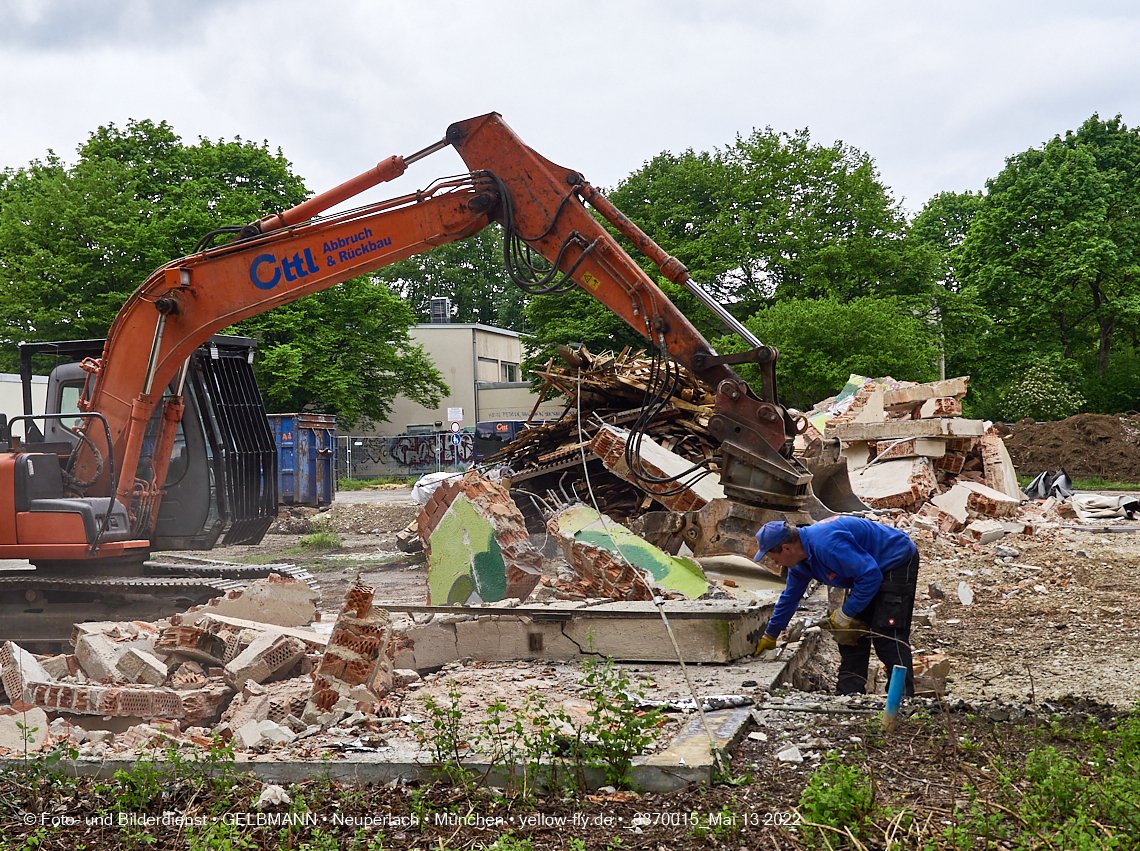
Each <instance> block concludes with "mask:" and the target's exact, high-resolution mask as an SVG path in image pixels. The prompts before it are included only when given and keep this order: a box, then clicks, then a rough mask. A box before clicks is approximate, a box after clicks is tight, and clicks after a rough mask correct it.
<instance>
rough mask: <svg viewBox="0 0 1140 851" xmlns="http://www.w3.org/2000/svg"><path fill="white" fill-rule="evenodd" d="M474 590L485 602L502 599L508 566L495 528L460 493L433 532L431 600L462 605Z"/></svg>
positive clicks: (436, 604)
mask: <svg viewBox="0 0 1140 851" xmlns="http://www.w3.org/2000/svg"><path fill="white" fill-rule="evenodd" d="M472 590H474V592H475V593H476V594H478V596H479V599H480V600H482V601H483V602H486V603H495V602H498V601H499V600H502V599H503V597H504V596H506V591H507V567H506V563H505V562H504V560H503V551H502V549H501V548H500V547H499V542H498V541H497V540H495V530H494V529H493V528H492V527H491V524H490V523H489V522H488V521H487V520H486V519H485V518H484V517H483V516H482V515H481V514H479V512H477V511H476V510H475V508H474V506H472V505H471V503H470V501H469V500H468V499H467V497H466V496H464V495H463V494H460V495H458V496H457V497H456V498H455V500H454V501H453V502H452V503H451V506H450V507H449V508H448V509H447V513H446V514H445V515H444V516H443V518H442V519H441V520H440V521H439V524H438V525H437V526H436V527H435V531H434V532H432V534H431V554H430V555H429V556H428V600H429V602H430V603H431V604H432V605H435V606H439V605H462V604H463V603H466V602H467V601H468V599H469V598H470V596H471V592H472Z"/></svg>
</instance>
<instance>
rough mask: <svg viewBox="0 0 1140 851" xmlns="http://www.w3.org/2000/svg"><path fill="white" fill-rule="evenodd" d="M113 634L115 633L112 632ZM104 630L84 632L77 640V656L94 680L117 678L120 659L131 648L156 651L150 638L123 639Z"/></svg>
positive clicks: (84, 669)
mask: <svg viewBox="0 0 1140 851" xmlns="http://www.w3.org/2000/svg"><path fill="white" fill-rule="evenodd" d="M112 635H113V634H112ZM112 635H109V634H107V633H103V632H83V633H80V634H79V635H78V637H77V638H76V641H75V658H76V659H77V660H78V661H79V664H80V666H81V667H82V668H83V671H84V673H86V674H87V676H89V677H90V678H91V679H93V680H112V681H113V680H117V679H118V678H119V676H120V674H119V660H121V659H122V658H123V657H124V656H125V655H126V654H127V652H128V651H130V650H135V649H137V650H141V651H143V652H146V653H152V654H153V651H154V645H153V643H152V642H151V640H150V638H135V639H128V640H123V639H122V638H117V639H116V638H113V637H112Z"/></svg>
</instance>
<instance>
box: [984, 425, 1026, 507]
mask: <svg viewBox="0 0 1140 851" xmlns="http://www.w3.org/2000/svg"><path fill="white" fill-rule="evenodd" d="M981 451H982V464H983V468H984V470H985V476H986V485H987V486H989V487H991V488H993V489H994V490H996V491H1000V492H1002V493H1004V494H1005V495H1006V496H1008V497H1010V498H1012V499H1016V500H1017V501H1018V502H1019V503H1020V502H1021V501H1022V500H1023V499H1025V494H1023V493H1022V492H1021V488H1020V487H1019V486H1018V484H1017V468H1016V467H1014V466H1013V459H1012V458H1010V457H1009V451H1008V450H1007V449H1006V448H1005V441H1003V440H1002V439H1001V438H1000V437H998V436H997V435H996V434H987V435H984V436H983V437H982V440H981Z"/></svg>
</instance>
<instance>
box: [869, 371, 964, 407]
mask: <svg viewBox="0 0 1140 851" xmlns="http://www.w3.org/2000/svg"><path fill="white" fill-rule="evenodd" d="M969 381H970V377H969V376H968V375H964V376H961V377H960V378H947V379H945V380H943V381H931V382H929V383H927V384H912V385H910V386H909V387H900V388H898V389H897V390H887V391H886V392H885V393H884V394H883V407H884V408H885V409H886V410H888V411H910V410H913V409H914V408H916V407H917V406H919V405H921V404H922V403H923V402H925V401H926V400H927V399H945V398H954V399H961V398H962V397H963V396H965V395H966V389H967V385H968V384H969Z"/></svg>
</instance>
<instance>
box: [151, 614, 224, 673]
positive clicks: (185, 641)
mask: <svg viewBox="0 0 1140 851" xmlns="http://www.w3.org/2000/svg"><path fill="white" fill-rule="evenodd" d="M155 646H156V647H158V648H161V649H162V650H164V651H166V652H168V653H177V654H178V655H179V656H185V657H187V658H189V659H193V660H196V661H198V662H205V663H206V664H207V665H221V664H222V657H223V656H225V653H226V645H225V642H224V641H221V640H219V638H218V637H217V636H216V635H213V634H211V633H209V632H208V631H206V630H204V629H201V628H199V627H194V626H182V625H180V624H174V625H172V626H169V627H167V628H166V629H164V630H163V631H162V633H161V635H160V636H159V639H158V641H157V642H155Z"/></svg>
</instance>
